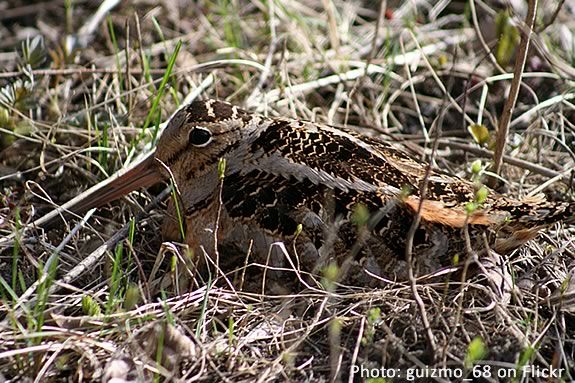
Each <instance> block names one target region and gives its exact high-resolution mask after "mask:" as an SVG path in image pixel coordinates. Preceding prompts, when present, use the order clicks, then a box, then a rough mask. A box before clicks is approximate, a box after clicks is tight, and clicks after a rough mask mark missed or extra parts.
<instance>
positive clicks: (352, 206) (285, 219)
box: [74, 100, 575, 274]
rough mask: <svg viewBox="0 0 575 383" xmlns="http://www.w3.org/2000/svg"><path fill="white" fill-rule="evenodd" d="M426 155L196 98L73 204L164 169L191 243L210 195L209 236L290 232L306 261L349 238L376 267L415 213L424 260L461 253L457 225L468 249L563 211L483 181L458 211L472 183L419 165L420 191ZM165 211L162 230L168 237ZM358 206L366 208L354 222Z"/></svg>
mask: <svg viewBox="0 0 575 383" xmlns="http://www.w3.org/2000/svg"><path fill="white" fill-rule="evenodd" d="M221 158H225V159H226V169H225V176H224V178H223V181H222V180H221V178H220V177H219V174H218V163H219V161H220V159H221ZM427 166H428V165H427V164H425V163H423V162H420V161H417V160H414V159H412V158H411V157H410V156H408V155H406V154H405V153H403V152H402V151H400V150H398V149H397V148H396V147H394V146H392V145H391V144H389V143H386V142H383V141H379V140H376V139H374V138H371V137H364V136H361V135H358V134H357V133H355V132H351V131H347V130H345V129H340V128H335V127H331V126H327V125H322V124H317V123H311V122H306V121H300V120H292V119H287V118H268V117H263V116H260V115H257V114H252V113H249V112H247V111H244V110H242V109H240V108H238V107H236V106H233V105H231V104H228V103H225V102H221V101H216V100H207V101H195V102H192V103H190V104H189V105H187V106H186V107H184V108H183V109H181V110H180V111H179V112H177V113H176V114H175V115H174V117H173V118H172V119H171V121H170V122H169V124H168V126H167V128H166V130H165V132H164V133H163V135H162V137H161V138H160V141H159V143H158V146H157V149H156V152H155V156H154V158H153V159H151V160H148V161H147V162H145V163H144V164H142V165H140V167H139V168H138V169H137V170H136V171H133V172H131V173H128V175H126V176H123V177H121V178H119V179H118V180H116V181H113V182H112V186H110V187H109V189H108V190H109V191H108V192H104V193H100V194H99V195H98V197H97V198H94V197H92V198H88V199H87V200H85V201H84V202H83V203H81V204H80V205H78V206H76V207H74V208H75V209H80V208H81V209H86V208H88V207H91V206H93V205H99V204H103V203H106V202H108V201H109V200H111V199H114V198H117V197H119V196H120V195H122V194H126V193H127V192H129V191H130V190H133V189H134V188H136V187H140V186H148V185H150V184H152V183H154V182H157V181H158V180H160V179H166V178H168V177H169V173H171V174H173V177H174V181H175V182H176V183H177V185H178V190H179V191H180V192H181V195H180V203H181V205H182V211H183V212H184V213H185V220H186V242H188V244H189V245H190V246H192V247H193V248H195V249H199V247H200V246H203V247H204V248H205V249H213V240H214V235H213V233H212V232H211V231H210V230H212V229H214V228H215V227H216V226H215V220H216V216H217V212H218V207H219V206H220V204H219V198H221V216H220V222H219V229H218V230H219V231H218V237H219V238H220V240H221V241H222V242H224V243H225V242H226V241H230V242H234V243H235V244H236V245H238V246H240V247H242V246H245V250H246V251H247V243H248V242H249V240H250V239H255V242H254V245H255V250H256V251H255V253H258V251H259V252H260V253H263V254H267V249H268V247H269V244H270V243H271V242H272V241H276V240H283V241H288V242H290V241H295V249H296V250H297V251H298V252H299V254H298V257H300V258H301V259H300V261H301V263H302V265H304V266H305V267H308V268H309V269H310V270H317V267H318V264H321V263H325V262H327V261H329V260H332V259H336V260H339V261H340V262H341V261H342V260H343V259H346V256H347V255H348V254H351V253H352V252H351V251H350V250H351V249H352V248H353V249H355V250H354V251H353V254H354V257H355V258H356V259H355V260H354V262H356V263H357V265H359V267H361V268H363V269H368V270H370V271H371V272H373V273H380V274H385V273H386V272H392V273H395V272H396V271H397V270H396V269H397V267H398V266H397V263H396V265H395V266H390V265H391V264H393V262H394V261H393V260H394V259H395V260H396V259H402V258H403V256H404V253H405V243H406V237H407V233H408V231H409V229H410V227H411V224H412V222H413V219H414V217H415V215H416V214H417V213H418V212H419V214H420V215H421V223H420V226H419V228H418V230H417V231H416V236H415V238H414V249H413V253H414V255H415V256H416V257H417V259H418V260H425V261H424V263H425V262H427V261H428V260H429V259H432V258H433V259H438V260H444V261H445V260H447V261H449V260H450V259H451V258H452V257H453V256H455V255H463V253H464V252H465V246H464V239H463V238H464V236H463V235H462V230H463V229H464V228H465V227H466V228H467V229H468V232H469V234H470V236H471V238H472V244H473V246H474V247H475V248H477V249H479V248H484V243H485V242H484V239H483V238H484V237H486V238H487V239H488V243H489V245H490V246H492V248H493V249H495V250H498V251H502V252H508V251H511V250H513V249H514V248H517V247H518V246H520V245H521V244H523V243H525V242H526V241H528V240H530V239H532V238H533V237H534V236H535V235H537V233H538V231H539V230H540V229H541V228H544V227H546V226H549V225H550V224H553V223H554V222H558V221H561V220H572V219H573V215H574V211H575V207H574V206H575V205H574V204H573V203H552V202H547V201H545V200H544V199H542V198H540V197H537V198H530V199H524V200H519V201H518V200H514V199H511V198H508V197H506V196H503V195H500V194H498V193H496V192H494V191H489V194H488V197H487V199H486V200H485V202H484V203H483V204H482V206H480V208H479V209H477V210H476V211H475V212H474V213H472V214H469V213H468V212H467V210H466V209H465V206H466V204H468V203H469V202H470V201H473V200H474V198H475V192H476V190H475V188H474V184H473V183H471V182H469V181H466V180H463V179H460V178H457V177H454V176H451V175H447V174H444V173H442V172H438V171H431V172H430V173H429V176H428V179H427V188H426V194H425V196H424V198H423V202H422V195H421V189H422V185H423V183H424V179H425V177H426V170H427ZM168 169H169V171H168ZM118 185H124V186H122V187H118ZM405 190H409V193H408V195H407V196H405ZM169 210H170V211H169V212H168V213H169V217H168V218H167V219H166V223H165V226H164V233H166V234H167V236H168V237H177V236H178V235H179V234H177V233H179V230H177V226H176V224H175V220H174V218H173V215H174V214H173V208H170V209H169ZM360 212H367V213H368V214H367V215H366V216H367V219H364V220H363V221H361V220H359V221H358V219H357V217H358V215H361V214H359V213H360ZM364 215H365V214H364ZM170 217H171V218H170ZM364 218H365V217H364ZM366 229H367V230H366ZM296 232H298V233H299V235H297V236H295V234H296ZM366 232H367V234H366ZM483 234H485V236H484V235H483ZM258 238H259V239H258ZM262 238H263V239H262ZM172 239H179V238H172ZM358 245H359V249H360V250H359V251H357V249H358ZM258 247H259V248H258ZM444 261H438V262H439V263H442V262H444ZM394 267H395V268H396V269H394Z"/></svg>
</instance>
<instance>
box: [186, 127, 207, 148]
mask: <svg viewBox="0 0 575 383" xmlns="http://www.w3.org/2000/svg"><path fill="white" fill-rule="evenodd" d="M189 139H190V142H191V143H192V145H194V146H199V147H200V148H201V147H204V146H206V145H207V144H209V143H210V141H211V140H212V133H211V132H210V131H209V130H207V129H205V128H198V127H195V128H193V129H192V130H191V131H190V138H189Z"/></svg>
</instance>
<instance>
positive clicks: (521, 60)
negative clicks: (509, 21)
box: [488, 0, 537, 187]
mask: <svg viewBox="0 0 575 383" xmlns="http://www.w3.org/2000/svg"><path fill="white" fill-rule="evenodd" d="M536 15H537V0H529V9H528V12H527V17H526V18H525V24H526V25H527V30H525V31H523V34H522V35H521V42H520V43H519V48H518V49H517V57H516V59H515V68H514V69H513V80H512V81H511V88H510V89H509V97H507V101H506V102H505V106H504V107H503V112H502V113H501V118H500V120H499V126H498V129H497V138H496V143H495V155H494V158H493V167H492V169H493V172H494V173H495V174H497V175H499V174H500V173H501V165H502V164H503V154H504V153H505V146H507V136H508V134H509V124H510V123H511V116H512V114H513V109H514V108H515V103H516V102H517V96H518V95H519V88H520V87H521V76H522V75H523V70H524V68H525V62H526V61H527V52H528V51H529V42H530V41H531V33H532V32H533V24H534V23H535V16H536ZM496 183H497V179H496V178H494V177H492V178H490V179H489V180H488V184H489V186H491V187H494V186H495V185H496Z"/></svg>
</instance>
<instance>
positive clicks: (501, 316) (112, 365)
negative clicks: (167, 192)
mask: <svg viewBox="0 0 575 383" xmlns="http://www.w3.org/2000/svg"><path fill="white" fill-rule="evenodd" d="M403 3H404V4H403V5H401V4H399V5H398V4H396V3H395V2H391V1H390V2H388V3H387V7H388V8H387V9H384V10H383V11H381V12H380V9H379V5H378V4H377V3H375V2H370V1H365V2H360V1H357V2H348V1H339V0H334V1H329V0H326V1H312V0H306V1H301V2H299V1H291V0H290V1H281V2H280V1H273V0H272V1H266V2H259V1H257V0H252V1H248V0H220V1H199V2H185V1H178V0H165V1H160V2H157V1H124V2H122V3H121V4H120V5H117V6H115V7H114V8H113V9H112V10H111V12H110V13H109V14H108V16H107V17H108V18H107V19H103V20H100V21H99V22H98V23H96V24H95V26H96V28H95V29H94V30H93V31H88V30H87V29H86V27H85V25H87V24H88V22H89V20H90V18H91V17H94V15H95V14H96V10H97V4H96V3H95V2H89V1H77V2H75V1H70V2H68V1H63V2H57V1H48V2H38V3H35V4H28V2H24V1H0V9H4V11H2V12H0V21H1V23H2V24H0V36H2V41H0V67H1V68H3V71H2V73H0V85H1V87H2V94H3V95H2V96H1V97H0V100H1V104H0V193H1V199H0V236H1V237H6V238H8V237H10V236H15V238H16V244H14V243H13V241H12V244H11V245H10V246H8V245H6V242H4V245H2V242H0V277H1V279H0V282H1V286H0V292H1V295H0V318H1V319H2V322H1V324H0V381H11V382H15V381H30V382H31V381H38V382H55V381H100V380H103V381H108V380H109V378H110V376H111V375H110V374H112V373H117V374H119V375H118V376H122V377H123V378H122V379H124V380H127V381H153V380H155V381H171V380H175V381H192V380H199V381H261V382H263V381H286V380H292V381H329V380H330V379H333V380H336V381H337V380H339V381H354V380H359V376H358V374H355V375H353V374H352V367H353V366H354V365H356V366H359V365H362V366H364V367H366V368H380V367H381V366H382V365H384V366H386V367H389V368H392V367H393V368H402V369H404V370H402V372H404V373H405V372H406V371H407V370H405V369H406V368H417V369H419V371H423V369H424V368H425V367H426V366H433V367H437V368H446V369H447V370H446V371H451V372H454V371H463V374H469V375H468V377H471V376H472V375H471V374H472V371H473V369H472V366H473V364H474V363H476V362H479V361H478V360H477V359H480V360H481V361H482V362H479V364H480V365H481V364H486V365H489V366H492V368H493V370H492V372H494V374H495V371H496V368H503V369H506V371H512V370H515V369H519V368H521V366H522V365H525V364H527V365H531V364H534V365H538V366H542V367H549V366H554V367H559V368H563V369H565V370H564V372H563V375H562V378H563V379H564V380H566V381H569V380H573V379H575V362H574V359H575V342H574V339H575V316H574V315H575V303H574V300H573V295H574V294H575V291H574V290H575V287H573V283H574V281H575V275H573V271H572V270H573V269H575V246H574V245H573V234H574V233H575V227H574V226H573V225H567V224H565V225H559V224H558V225H556V226H555V227H553V228H550V229H549V230H546V231H545V233H544V234H543V235H541V236H540V237H539V238H538V239H537V240H534V241H532V242H530V243H529V244H528V245H527V246H524V247H523V248H521V249H519V250H517V251H516V252H514V253H513V254H510V255H506V256H504V257H497V256H495V255H494V256H493V257H492V258H489V259H482V260H480V262H479V267H478V266H477V265H476V266H473V267H472V268H473V269H474V270H473V272H471V271H470V272H469V274H468V278H466V279H465V280H464V281H463V282H460V279H459V277H458V276H454V275H449V274H446V275H443V276H440V277H434V278H421V279H418V280H417V283H416V285H415V286H410V285H409V283H403V282H402V283H400V282H391V281H390V282H389V283H387V284H384V287H380V288H377V289H367V288H361V287H351V286H340V287H339V288H337V289H335V290H333V291H332V290H330V289H328V290H327V291H326V290H324V289H316V288H314V289H310V288H305V286H302V285H299V288H298V289H296V290H297V291H293V292H292V291H286V292H285V293H282V294H277V295H273V296H272V295H270V294H263V293H257V292H246V291H242V290H240V289H239V288H238V285H237V283H236V284H234V283H232V282H230V281H229V279H227V278H224V277H221V276H220V277H219V278H217V279H212V280H207V281H206V280H200V279H201V278H200V277H199V276H197V275H195V274H194V273H193V271H191V270H190V267H189V263H190V262H189V259H188V258H187V255H186V252H185V249H184V248H183V247H181V246H180V245H178V244H168V243H165V244H162V243H161V240H160V238H158V235H157V233H158V232H159V230H160V226H161V215H162V209H163V207H162V206H160V207H159V208H158V207H155V206H149V207H148V208H146V210H145V211H146V212H145V213H142V206H146V205H149V204H150V202H151V201H152V200H154V199H155V197H156V196H157V195H158V194H160V193H161V192H162V190H163V187H156V188H152V189H151V190H149V191H148V192H142V193H139V194H135V195H133V196H132V197H131V198H130V202H129V203H127V201H122V202H118V203H115V204H114V206H113V207H109V208H106V209H101V210H98V211H97V212H95V213H92V214H91V216H89V217H86V218H85V219H84V220H83V221H82V224H79V223H78V222H79V221H78V220H70V221H67V222H63V221H60V227H58V228H54V229H52V230H50V231H48V232H40V231H37V230H32V229H30V230H24V228H25V227H26V226H27V224H28V223H30V222H31V221H33V219H35V218H37V217H38V216H41V215H42V214H43V213H44V212H46V211H48V210H50V209H51V208H52V207H53V206H55V205H60V204H62V203H64V202H65V201H67V200H69V199H70V198H71V197H73V196H75V195H76V194H77V193H79V192H80V191H83V190H85V189H86V188H88V187H90V186H92V185H94V184H96V183H98V182H99V181H101V180H103V179H105V178H107V177H108V175H110V174H112V173H114V172H115V171H117V170H118V169H120V168H122V166H123V164H124V163H126V162H128V161H130V160H132V159H133V158H134V157H135V156H136V155H137V153H139V152H141V151H142V150H146V149H145V148H147V147H149V145H150V144H152V143H153V142H154V140H155V137H156V134H157V128H156V127H157V125H158V123H159V122H160V121H164V120H165V119H166V118H168V117H169V116H170V114H171V113H172V112H173V111H174V110H175V109H176V108H177V106H178V105H179V103H181V102H183V101H184V99H186V98H187V99H190V98H192V97H198V96H199V97H212V98H220V99H226V100H228V101H230V102H232V103H235V104H238V105H240V106H243V107H246V108H249V109H250V110H253V111H258V112H261V113H267V114H269V115H286V116H292V117H297V118H303V119H308V120H315V121H321V122H327V123H330V124H338V125H346V126H349V127H352V128H355V129H357V130H358V131H360V132H362V133H364V134H369V135H377V136H382V137H384V138H387V139H393V140H397V141H403V143H402V145H403V146H404V147H406V148H407V149H408V150H410V151H411V152H412V153H413V154H415V155H417V156H420V157H422V158H427V159H429V156H430V154H431V148H432V146H433V142H434V138H435V137H436V133H437V131H438V130H440V131H441V138H439V142H438V150H437V152H436V153H435V156H434V162H435V164H436V165H437V166H438V167H441V168H443V169H445V170H447V171H449V172H451V173H453V174H457V175H460V176H463V177H469V176H470V175H469V174H468V168H469V164H471V163H472V162H473V160H475V159H476V158H477V157H478V156H479V157H482V158H484V161H489V157H486V153H487V155H489V153H490V152H489V151H487V150H486V147H488V148H489V147H490V146H489V142H487V143H485V145H484V146H483V147H482V146H480V145H478V144H477V143H475V141H474V139H473V137H472V136H471V134H470V133H469V131H468V126H470V125H471V124H474V123H477V124H484V125H485V126H486V127H487V128H488V129H489V135H488V137H487V138H486V139H487V141H489V140H490V139H492V138H493V137H494V133H493V129H494V127H496V126H497V120H498V118H499V116H500V113H501V111H502V108H503V104H504V102H505V99H506V97H507V92H508V90H509V84H510V76H509V75H507V76H505V75H501V73H502V71H503V72H506V73H510V72H511V68H512V66H513V60H514V57H513V52H514V48H515V47H516V46H517V40H515V39H516V37H517V36H515V37H514V35H513V32H505V33H508V34H507V35H505V34H504V36H506V38H508V39H509V41H510V43H509V44H510V45H509V47H508V48H507V49H503V48H502V51H503V52H504V53H505V52H509V53H510V55H509V57H508V58H505V57H504V56H505V54H503V53H498V47H499V46H498V45H496V39H495V36H496V35H495V31H496V29H497V26H496V22H495V20H496V19H498V18H499V19H501V18H502V16H501V15H502V12H501V10H502V9H501V8H497V7H496V6H495V5H493V4H491V3H492V2H487V3H482V2H477V3H475V7H471V9H470V8H468V7H467V8H465V9H464V3H463V2H457V1H445V2H436V3H437V5H430V3H434V2H430V3H426V2H421V1H409V2H403ZM384 4H385V2H384ZM557 6H558V2H556V1H546V2H544V4H543V5H542V6H541V8H540V10H539V11H540V14H539V22H538V23H539V24H537V23H536V25H539V27H541V26H542V25H543V24H548V26H547V27H546V28H545V29H544V30H542V31H539V32H538V33H537V34H536V35H535V37H534V45H535V46H536V49H532V50H531V51H530V53H529V54H528V56H527V67H526V72H527V73H526V74H525V76H524V81H523V86H522V88H521V90H520V92H519V98H518V102H517V106H516V109H515V112H514V114H513V115H512V119H511V125H510V128H511V131H510V135H509V141H510V146H508V147H507V151H506V153H507V155H508V156H507V157H506V158H505V159H506V161H507V163H508V165H506V166H504V168H503V173H502V176H503V178H504V179H505V185H506V189H507V190H508V191H509V192H510V193H513V194H514V195H520V196H524V195H529V194H530V193H537V192H545V193H546V194H547V195H548V197H549V198H557V199H565V200H568V199H569V198H570V195H572V188H571V181H572V174H573V173H572V170H573V168H574V164H575V155H574V153H573V152H574V151H575V146H574V143H575V139H574V138H575V125H574V121H575V111H574V106H573V103H574V101H573V100H574V98H575V93H574V92H573V89H574V85H575V82H574V79H575V75H574V73H575V69H574V68H573V63H575V51H574V44H573V41H574V36H573V32H572V31H573V30H575V4H573V2H572V1H566V2H565V3H564V4H563V8H562V10H561V12H560V13H559V14H558V15H557V17H553V11H554V10H555V9H556V7H557ZM513 12H519V10H515V11H513ZM513 12H512V14H513V16H512V20H513V23H514V25H517V23H519V22H520V20H521V17H519V16H517V15H516V14H515V13H513ZM521 12H523V11H521ZM503 24H504V23H503ZM503 24H501V25H503ZM507 29H509V27H508V28H507ZM540 29H542V28H540ZM511 31H513V28H511ZM478 32H481V33H482V36H479V35H478ZM26 36H43V44H39V43H37V42H36V43H33V42H32V40H29V43H28V46H29V49H27V51H28V53H27V54H26V53H23V52H22V49H21V45H22V44H24V45H25V41H26ZM503 40H504V39H500V44H503V43H502V41H503ZM179 41H181V42H182V48H181V50H180V52H179V54H178V55H177V58H176V60H175V66H174V69H173V71H172V72H171V73H168V75H170V76H169V77H167V76H166V77H165V74H166V68H167V67H168V64H169V62H170V58H171V57H172V55H173V53H174V50H175V49H176V46H177V44H178V42H179ZM482 41H483V44H482V43H481V42H482ZM71 48H73V50H72V49H71ZM485 49H487V50H489V51H488V52H486V50H485ZM496 60H499V63H498V64H497V65H495V61H496ZM163 79H165V80H167V86H166V87H165V88H163V89H164V90H165V91H164V92H163V95H162V97H157V96H158V94H159V93H160V92H159V86H160V83H161V81H162V80H163ZM155 102H159V104H158V110H157V113H151V112H150V111H151V110H153V105H154V103H155ZM145 125H148V127H147V129H142V127H144V126H145ZM476 136H477V134H476ZM462 148H463V150H462ZM509 164H513V165H509ZM160 205H161V203H160ZM131 217H137V219H132V218H131ZM122 230H123V231H122ZM118 233H123V235H118ZM414 257H417V254H414ZM82 262H83V263H82ZM50 265H52V267H50ZM79 265H80V266H79ZM83 266H85V267H83ZM253 267H255V268H264V266H257V265H255V266H253ZM475 269H477V270H475ZM288 273H289V272H288ZM240 274H241V272H240ZM229 278H230V279H231V278H232V277H231V276H230V277H229ZM570 278H571V279H570ZM414 288H415V291H416V292H417V295H418V296H419V298H420V304H419V305H418V304H416V301H415V300H414ZM252 290H253V289H252ZM256 290H257V289H256ZM422 310H423V311H424V312H422ZM423 314H425V315H423ZM422 317H426V318H427V319H428V321H429V326H430V328H429V329H426V328H425V326H424V325H423V323H425V322H424V321H422ZM426 334H427V337H426ZM429 334H431V336H432V338H433V339H434V345H433V346H434V347H433V349H430V342H429ZM476 338H478V339H481V342H479V346H477V344H478V341H474V339H476ZM470 344H473V345H476V346H475V347H473V346H471V347H470ZM482 347H484V348H485V352H484V353H482V352H480V351H477V349H481V348H482ZM458 369H459V370H458ZM461 369H463V370H461ZM482 371H483V370H482ZM449 380H453V379H448V378H445V379H443V381H449ZM487 380H488V379H487ZM492 380H498V379H497V378H496V376H494V377H493V379H492ZM500 380H502V381H503V380H508V379H500Z"/></svg>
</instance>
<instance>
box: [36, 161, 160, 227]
mask: <svg viewBox="0 0 575 383" xmlns="http://www.w3.org/2000/svg"><path fill="white" fill-rule="evenodd" d="M161 180H162V176H161V174H160V173H159V172H158V170H157V167H156V166H155V164H154V153H153V152H152V153H150V154H149V155H148V156H146V157H145V158H143V159H142V160H141V161H140V162H139V163H136V164H135V165H134V166H131V167H130V168H128V169H126V170H121V171H119V172H118V173H116V174H115V175H113V176H111V177H110V178H108V179H107V180H105V181H103V182H100V183H99V184H97V185H94V186H93V187H91V188H90V189H88V190H86V191H85V192H83V193H81V194H79V195H78V196H77V197H75V198H73V199H71V200H70V201H68V202H66V203H65V204H64V205H62V206H61V207H59V208H57V209H55V210H53V211H51V212H50V213H48V214H46V215H45V216H43V217H41V218H39V219H38V220H36V221H35V222H34V225H36V226H38V227H48V226H50V225H51V224H53V223H54V221H55V219H56V217H58V216H59V215H68V214H69V213H70V212H72V213H76V214H80V213H83V212H86V211H88V210H89V209H91V208H94V207H100V206H103V205H105V204H107V203H108V202H112V201H114V200H116V199H118V198H120V197H123V196H125V195H126V194H128V193H130V192H131V191H133V190H136V189H138V188H145V187H148V186H151V185H154V184H156V183H158V182H160V181H161Z"/></svg>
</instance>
